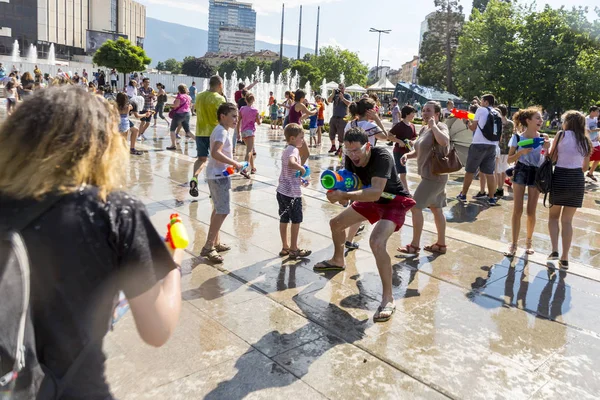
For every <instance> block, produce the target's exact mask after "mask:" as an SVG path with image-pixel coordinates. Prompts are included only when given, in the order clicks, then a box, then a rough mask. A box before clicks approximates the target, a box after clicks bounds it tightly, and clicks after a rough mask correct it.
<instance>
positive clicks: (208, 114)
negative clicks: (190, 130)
mask: <svg viewBox="0 0 600 400" xmlns="http://www.w3.org/2000/svg"><path fill="white" fill-rule="evenodd" d="M223 103H225V97H223V96H221V95H220V94H218V93H216V92H211V91H209V90H207V91H205V92H202V93H200V94H199V95H197V96H196V104H195V109H196V115H197V117H196V118H197V119H196V136H204V137H210V134H211V133H212V131H213V130H214V129H215V127H216V126H217V125H219V119H218V117H217V110H218V109H219V106H220V105H221V104H223Z"/></svg>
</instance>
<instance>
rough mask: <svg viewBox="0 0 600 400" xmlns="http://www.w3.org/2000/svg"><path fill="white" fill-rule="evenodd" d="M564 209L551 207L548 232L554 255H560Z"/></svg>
mask: <svg viewBox="0 0 600 400" xmlns="http://www.w3.org/2000/svg"><path fill="white" fill-rule="evenodd" d="M513 187H514V184H513ZM562 209H563V208H562V206H552V207H550V215H549V216H548V232H549V233H550V242H551V243H552V252H553V253H554V252H557V253H558V235H559V234H560V226H559V224H558V221H559V220H560V214H561V212H562Z"/></svg>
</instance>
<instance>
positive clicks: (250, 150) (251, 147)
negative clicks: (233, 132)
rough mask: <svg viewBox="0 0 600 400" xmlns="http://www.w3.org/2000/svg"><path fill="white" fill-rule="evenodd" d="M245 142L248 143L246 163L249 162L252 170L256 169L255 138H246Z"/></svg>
mask: <svg viewBox="0 0 600 400" xmlns="http://www.w3.org/2000/svg"><path fill="white" fill-rule="evenodd" d="M244 142H246V161H248V164H250V168H251V169H254V156H253V151H254V138H253V137H248V138H245V139H244Z"/></svg>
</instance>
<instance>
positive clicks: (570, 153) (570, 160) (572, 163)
mask: <svg viewBox="0 0 600 400" xmlns="http://www.w3.org/2000/svg"><path fill="white" fill-rule="evenodd" d="M554 140H556V139H554ZM556 147H557V149H556V150H555V151H558V160H557V161H556V166H557V167H560V168H569V169H581V168H582V167H583V159H584V158H585V156H583V155H582V154H581V152H580V150H579V146H578V145H577V139H576V138H575V132H573V131H565V132H564V133H563V137H562V138H561V139H560V142H558V145H557V146H556Z"/></svg>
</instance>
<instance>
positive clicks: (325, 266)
mask: <svg viewBox="0 0 600 400" xmlns="http://www.w3.org/2000/svg"><path fill="white" fill-rule="evenodd" d="M345 269H346V266H345V265H342V266H339V265H333V264H331V263H330V262H329V261H321V262H319V263H317V264H315V266H314V267H313V271H316V272H325V271H343V270H345Z"/></svg>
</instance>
